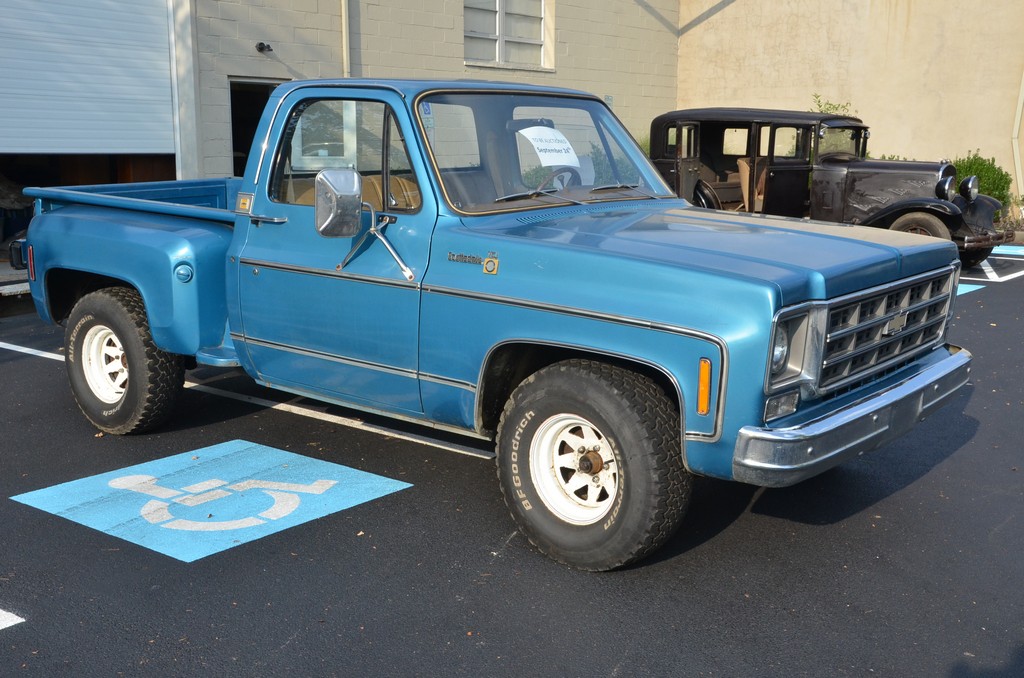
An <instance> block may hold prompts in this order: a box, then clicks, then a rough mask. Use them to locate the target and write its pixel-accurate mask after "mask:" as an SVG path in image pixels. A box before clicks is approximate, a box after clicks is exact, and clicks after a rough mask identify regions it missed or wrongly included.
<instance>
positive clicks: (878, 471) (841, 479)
mask: <svg viewBox="0 0 1024 678" xmlns="http://www.w3.org/2000/svg"><path fill="white" fill-rule="evenodd" d="M971 388H972V387H970V386H968V387H967V389H965V390H964V392H963V393H961V395H960V396H959V398H958V399H957V400H956V401H955V402H954V404H952V405H951V407H949V409H948V411H943V412H939V413H937V414H936V415H934V416H933V417H932V418H930V419H929V420H928V421H927V422H926V423H924V424H922V425H921V426H918V427H917V428H916V429H914V430H913V431H911V432H910V433H909V434H907V435H906V436H904V437H903V438H900V439H899V440H897V441H895V442H893V443H890V444H888V445H885V446H884V447H881V448H879V449H877V450H874V451H872V452H868V453H867V454H865V455H864V456H862V457H859V458H857V459H854V460H850V461H848V462H846V463H844V464H841V465H839V466H837V467H836V468H833V469H830V470H829V471H826V472H825V473H822V474H821V475H819V476H815V477H813V478H809V479H807V480H805V481H803V482H801V483H798V484H796V485H793V486H791V487H783V488H758V487H754V486H752V485H743V484H741V483H734V482H728V481H724V480H715V479H711V478H696V482H695V483H694V488H693V496H692V498H691V501H690V506H689V510H688V512H687V515H686V517H685V518H684V521H683V525H682V527H681V529H680V530H679V532H678V533H677V534H676V535H675V536H674V537H673V538H671V539H670V540H669V542H668V543H667V544H666V545H665V547H664V548H662V549H661V550H660V551H659V552H658V553H656V554H655V555H654V557H653V558H652V559H650V561H649V562H653V561H662V560H668V559H671V558H673V557H675V556H678V555H680V554H683V553H686V552H687V551H690V550H691V549H694V548H696V547H698V546H700V545H701V544H703V543H705V542H707V541H711V540H712V539H715V538H716V537H717V536H718V535H719V534H721V533H723V532H725V531H726V530H727V529H729V527H730V526H731V525H732V524H733V523H734V522H736V521H737V520H739V519H740V517H741V516H743V515H744V514H746V513H748V512H749V513H752V514H757V515H763V516H770V517H773V518H780V519H782V520H788V521H792V522H795V523H801V524H805V525H832V524H835V523H839V522H841V521H843V520H846V519H847V518H850V517H851V516H854V515H857V514H858V513H860V512H862V511H865V510H867V509H868V508H870V507H871V506H872V505H874V504H876V503H877V502H879V501H881V500H883V499H885V498H886V497H889V496H891V495H893V494H895V493H896V492H899V491H900V490H902V489H903V488H906V487H908V486H910V485H911V484H913V483H914V482H915V481H917V480H918V479H920V478H922V477H923V476H924V475H926V474H927V473H928V472H929V471H931V470H932V469H933V468H935V467H936V466H937V465H939V464H940V463H941V462H942V461H943V460H945V459H946V458H948V457H949V456H951V455H952V454H953V453H955V452H956V451H957V450H959V449H961V448H962V447H963V446H964V445H966V444H967V443H968V441H970V440H971V438H973V437H974V435H975V433H976V432H977V431H978V428H979V426H980V424H979V422H978V420H976V419H974V418H973V417H971V416H969V415H967V414H965V413H964V411H963V410H964V406H965V403H966V401H967V399H968V398H970V392H971ZM1021 675H1024V674H1021Z"/></svg>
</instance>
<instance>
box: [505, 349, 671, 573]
mask: <svg viewBox="0 0 1024 678" xmlns="http://www.w3.org/2000/svg"><path fill="white" fill-rule="evenodd" d="M583 434H585V435H583ZM567 440H568V441H571V445H570V443H569V442H567ZM584 442H587V443H588V444H589V447H588V445H583V443H584ZM577 444H579V447H577ZM580 448H583V451H582V452H581V450H580ZM497 466H498V480H499V483H500V485H501V490H502V494H503V495H504V497H505V503H506V504H507V505H508V507H509V510H510V511H511V513H512V516H513V517H514V518H515V520H516V522H517V523H518V525H519V528H520V529H521V530H522V532H523V533H524V534H525V535H526V537H527V538H528V539H529V540H530V542H531V543H532V544H533V545H534V546H536V547H537V548H538V549H539V550H540V551H541V552H543V553H544V554H545V555H547V556H549V557H550V558H552V559H554V560H556V561H558V562H561V563H565V564H567V565H571V566H573V567H577V568H580V569H583V570H593V571H603V570H611V569H614V568H617V567H622V566H624V565H627V564H629V563H631V562H634V561H637V560H639V559H641V558H643V557H645V556H647V555H648V554H650V553H652V552H653V551H654V550H656V549H657V548H658V547H659V546H661V545H662V544H663V543H665V541H666V540H667V539H668V538H669V537H670V536H671V535H672V533H673V532H674V531H675V530H676V528H677V527H678V526H679V524H680V523H681V522H682V519H683V515H684V513H685V512H686V507H687V505H688V503H689V499H690V488H691V476H690V474H689V473H688V472H687V471H686V469H685V468H684V467H683V462H682V448H681V446H680V425H679V415H678V413H677V410H676V407H675V405H674V404H673V402H672V401H671V400H670V399H669V398H668V397H667V396H666V395H665V393H664V391H663V390H662V389H661V388H660V387H659V386H657V385H656V384H655V383H654V382H653V381H651V380H650V379H648V378H647V377H644V376H641V375H638V374H636V373H634V372H630V371H628V370H625V369H622V368H618V367H614V366H611V365H607V364H604V363H598V362H592V361H588V360H567V361H564V362H560V363H556V364H554V365H551V366H549V367H546V368H544V369H542V370H540V371H538V372H536V373H535V374H533V375H532V376H530V377H529V378H527V379H526V380H525V381H523V382H522V383H521V384H520V385H519V387H518V388H516V390H515V391H514V392H513V393H512V397H511V398H509V401H508V403H507V404H506V405H505V410H504V412H503V413H502V416H501V422H500V424H499V426H498V445H497Z"/></svg>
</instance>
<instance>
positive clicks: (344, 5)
mask: <svg viewBox="0 0 1024 678" xmlns="http://www.w3.org/2000/svg"><path fill="white" fill-rule="evenodd" d="M341 39H342V44H341V74H342V76H343V77H346V78H351V77H352V54H351V52H352V50H351V47H350V45H351V44H352V40H351V36H350V35H349V25H348V0H341ZM1021 87H1022V89H1021V94H1022V95H1024V80H1022V81H1021ZM1018 113H1019V111H1018ZM1018 176H1020V173H1019V172H1018Z"/></svg>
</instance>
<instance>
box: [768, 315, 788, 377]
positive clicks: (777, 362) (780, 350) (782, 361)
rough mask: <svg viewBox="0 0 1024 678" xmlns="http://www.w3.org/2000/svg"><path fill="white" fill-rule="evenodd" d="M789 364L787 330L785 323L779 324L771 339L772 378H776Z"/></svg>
mask: <svg viewBox="0 0 1024 678" xmlns="http://www.w3.org/2000/svg"><path fill="white" fill-rule="evenodd" d="M788 363H789V328H788V326H787V325H786V323H779V325H778V327H776V328H775V337H774V338H773V339H772V357H771V369H772V376H773V377H775V376H778V375H779V374H781V373H782V370H784V369H786V365H787V364H788Z"/></svg>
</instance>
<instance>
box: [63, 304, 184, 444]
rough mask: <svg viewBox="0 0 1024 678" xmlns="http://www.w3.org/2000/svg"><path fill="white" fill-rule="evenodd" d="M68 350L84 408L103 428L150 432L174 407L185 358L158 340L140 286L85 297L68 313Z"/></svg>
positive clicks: (75, 391) (73, 388)
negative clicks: (168, 350) (158, 344)
mask: <svg viewBox="0 0 1024 678" xmlns="http://www.w3.org/2000/svg"><path fill="white" fill-rule="evenodd" d="M64 348H65V356H66V358H67V367H68V380H69V381H70V382H71V391H72V393H73V394H74V396H75V400H76V401H77V402H78V407H79V408H80V409H81V410H82V413H83V414H84V415H85V416H86V418H87V419H89V421H91V422H92V423H93V425H94V426H96V428H98V429H100V430H101V431H106V432H108V433H116V434H124V433H138V432H141V431H145V430H147V429H150V428H153V427H155V426H157V425H159V424H160V423H162V422H163V421H164V420H166V419H167V417H168V416H169V415H170V413H171V411H172V410H173V409H174V404H175V402H176V401H177V399H178V395H179V393H180V392H181V387H182V384H183V382H184V375H185V369H184V362H183V360H182V358H181V356H177V355H173V354H170V353H165V352H164V351H161V350H160V349H158V348H157V347H156V345H155V344H154V343H153V338H152V336H151V335H150V331H149V322H148V320H147V318H146V309H145V307H144V306H143V302H142V298H141V297H140V296H139V294H138V292H136V291H135V290H133V289H129V288H125V287H113V288H107V289H103V290H100V291H98V292H93V293H91V294H87V295H86V296H84V297H82V298H81V299H80V300H79V301H78V303H77V304H76V305H75V307H74V309H72V311H71V315H70V316H68V324H67V332H66V333H65V336H64Z"/></svg>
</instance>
